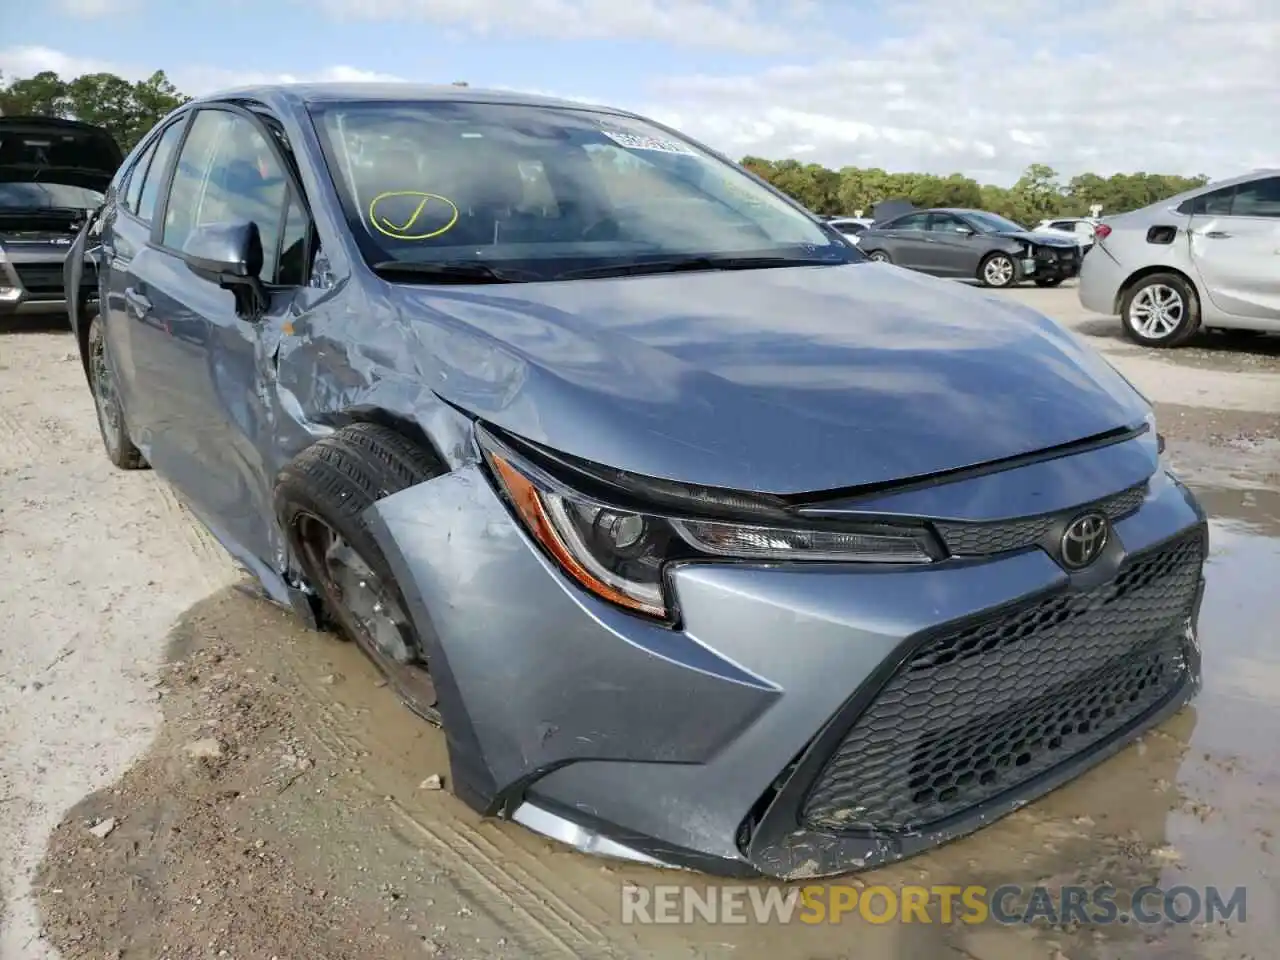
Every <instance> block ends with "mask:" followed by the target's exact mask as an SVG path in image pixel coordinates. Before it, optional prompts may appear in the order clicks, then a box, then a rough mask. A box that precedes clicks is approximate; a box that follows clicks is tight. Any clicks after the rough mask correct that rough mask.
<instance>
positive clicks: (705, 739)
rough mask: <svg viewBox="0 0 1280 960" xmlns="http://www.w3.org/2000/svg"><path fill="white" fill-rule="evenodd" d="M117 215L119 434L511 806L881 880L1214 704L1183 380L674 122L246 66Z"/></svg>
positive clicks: (176, 130)
mask: <svg viewBox="0 0 1280 960" xmlns="http://www.w3.org/2000/svg"><path fill="white" fill-rule="evenodd" d="M356 149H360V150H363V151H365V153H364V160H365V162H364V164H362V165H358V164H356V163H354V162H351V161H352V153H353V152H355V150H356ZM530 171H532V172H534V173H537V174H538V177H537V179H536V182H533V183H531V182H530V180H532V179H533V178H532V177H530V176H529V175H528V174H529V172H530ZM148 198H151V199H148ZM101 222H102V228H101V239H100V248H101V254H100V259H101V263H102V269H101V272H100V274H99V276H98V284H99V286H100V288H101V296H100V299H99V302H100V303H101V305H102V306H101V310H100V311H97V310H93V309H91V308H89V307H87V306H85V305H83V304H81V302H80V301H79V300H76V299H74V298H73V304H72V306H73V309H72V323H73V327H74V329H75V331H76V336H77V338H78V340H79V343H80V344H81V350H82V357H83V360H84V365H85V371H86V374H87V375H88V381H89V383H90V385H91V386H92V388H93V391H94V397H95V401H96V405H97V410H98V416H99V422H100V425H101V429H102V437H103V441H104V445H105V447H106V452H107V455H108V456H109V457H110V459H111V461H112V462H113V463H115V464H116V465H117V466H120V467H123V468H129V469H139V468H142V467H145V466H148V465H150V466H152V467H154V468H155V470H156V472H157V473H158V474H160V475H161V476H162V477H163V478H164V479H165V480H167V481H168V482H169V484H170V485H171V486H172V487H173V488H174V489H175V490H176V491H177V492H178V494H179V495H180V496H181V497H182V498H183V500H185V501H186V503H187V504H188V505H189V506H190V508H191V510H192V512H193V513H194V514H195V515H196V516H198V517H199V518H200V519H201V520H203V521H204V523H205V524H206V525H207V526H208V528H209V530H210V531H211V532H212V533H213V534H214V535H215V536H216V537H217V538H218V540H219V541H220V542H221V543H222V544H223V545H224V546H226V548H227V549H228V550H229V551H230V552H231V553H232V554H233V555H234V556H235V557H236V558H237V559H239V560H240V562H241V563H242V564H243V565H244V566H245V567H246V568H247V569H248V570H250V571H252V572H253V574H254V575H255V576H256V577H257V578H258V579H259V581H260V582H261V584H262V586H263V589H264V591H265V592H266V593H267V595H268V596H269V597H271V598H272V599H274V600H276V601H277V602H279V603H281V604H284V605H287V606H291V607H293V608H294V609H295V610H297V611H298V613H299V614H300V615H302V616H303V617H304V618H307V619H308V620H310V621H312V622H316V621H317V620H318V621H319V622H323V623H327V624H329V625H332V626H334V627H336V628H337V629H338V630H340V631H341V632H342V633H343V634H344V635H345V636H347V637H348V638H349V639H351V640H353V641H354V642H355V643H357V644H358V645H359V646H360V648H361V649H362V650H363V651H364V652H365V653H366V654H367V655H368V656H369V657H370V658H371V659H372V660H373V661H374V663H376V664H377V666H378V667H379V669H381V670H382V671H383V672H384V673H385V674H386V676H387V678H388V685H389V687H390V689H391V690H392V691H394V692H395V693H396V694H398V695H399V696H400V697H401V698H402V699H403V700H404V701H405V702H406V704H408V705H409V706H410V707H411V708H412V709H413V710H415V711H416V712H417V713H418V714H420V715H421V716H422V717H423V718H425V719H426V720H427V721H429V722H431V723H435V724H439V725H440V726H442V727H443V729H444V735H445V738H446V740H447V744H448V749H449V758H450V777H449V783H448V786H449V787H450V789H452V790H453V791H454V792H455V793H456V794H457V795H458V796H459V797H460V798H461V799H462V800H463V801H464V802H466V803H467V804H468V805H470V806H471V807H472V808H474V809H475V810H476V811H478V812H479V813H481V814H488V815H492V816H497V817H505V818H510V819H512V820H514V821H516V822H518V823H521V824H524V825H526V826H528V827H529V828H531V829H533V830H536V831H539V832H541V833H544V834H547V835H549V836H552V837H556V838H559V839H561V840H563V841H566V842H568V843H571V844H574V845H576V846H578V847H581V848H583V849H587V850H593V851H597V852H603V853H608V854H612V855H615V856H620V857H626V858H631V859H637V860H641V861H643V862H647V863H654V862H657V863H662V864H671V865H679V866H686V867H694V868H697V869H700V870H705V871H710V872H718V873H724V874H729V875H738V876H740V875H744V874H746V875H753V874H761V873H762V874H766V875H770V876H775V877H786V878H799V877H815V876H819V875H824V874H833V873H841V872H844V871H848V870H854V869H859V868H864V867H868V866H872V865H875V864H879V863H884V862H887V861H891V860H896V859H899V858H902V857H906V856H909V855H912V854H914V853H916V852H918V851H920V850H923V849H926V848H928V847H931V846H934V845H936V844H938V843H941V842H943V841H945V840H948V839H951V838H953V837H956V836H959V835H961V834H963V833H967V832H969V831H971V830H975V829H977V828H979V827H981V826H983V825H984V824H987V823H990V822H991V821H992V820H993V819H995V818H997V817H999V816H1001V815H1003V814H1004V813H1007V812H1009V811H1011V810H1015V809H1017V808H1018V807H1020V806H1022V805H1023V804H1025V803H1027V802H1028V801H1030V800H1032V799H1034V798H1035V797H1038V796H1040V795H1041V794H1043V793H1045V792H1046V791H1048V790H1051V789H1053V788H1054V787H1056V786H1058V785H1059V784H1061V783H1064V782H1065V781H1066V780H1068V779H1070V778H1072V777H1074V776H1076V775H1077V774H1079V773H1080V772H1082V771H1083V770H1085V769H1086V768H1088V767H1090V766H1092V765H1093V764H1095V763H1097V762H1098V761H1100V760H1101V759H1102V758H1104V757H1106V756H1108V755H1110V754H1112V753H1114V752H1116V751H1117V750H1119V749H1120V748H1121V747H1122V746H1123V745H1124V744H1125V743H1126V742H1128V741H1130V740H1132V739H1133V738H1134V737H1135V736H1137V735H1138V734H1140V733H1141V732H1142V731H1143V730H1146V729H1148V728H1149V727H1151V726H1152V725H1153V724H1156V723H1158V722H1160V721H1161V719H1163V718H1164V717H1166V716H1168V715H1169V714H1170V713H1172V712H1173V711H1175V710H1177V709H1178V708H1179V707H1180V706H1181V705H1182V704H1183V703H1184V702H1186V701H1187V699H1188V698H1190V697H1191V696H1192V695H1193V694H1194V693H1195V691H1196V690H1197V689H1198V687H1199V682H1200V680H1199V678H1200V659H1199V658H1200V653H1199V651H1200V648H1199V643H1198V641H1197V639H1196V621H1197V616H1198V610H1199V606H1200V597H1201V585H1202V583H1203V577H1202V567H1203V565H1204V560H1205V556H1206V551H1207V549H1208V541H1207V537H1208V530H1207V526H1206V520H1205V516H1204V512H1203V510H1202V509H1201V508H1200V506H1199V505H1198V504H1197V502H1196V500H1195V498H1194V497H1193V496H1192V494H1191V493H1190V492H1189V491H1188V490H1187V489H1186V488H1185V487H1183V486H1182V485H1181V484H1180V483H1179V482H1178V481H1177V479H1176V478H1175V477H1174V476H1173V475H1172V474H1170V473H1169V472H1168V471H1167V469H1166V466H1165V464H1164V462H1163V459H1162V458H1161V456H1160V451H1161V442H1160V439H1159V436H1158V434H1157V433H1156V429H1155V421H1154V419H1153V415H1152V412H1151V409H1150V407H1149V405H1148V404H1147V402H1146V401H1145V400H1144V399H1143V398H1142V397H1141V396H1140V395H1139V394H1138V393H1137V392H1136V391H1135V390H1134V389H1133V388H1132V387H1131V386H1130V385H1129V384H1128V383H1127V382H1126V381H1125V380H1124V379H1123V378H1122V377H1121V376H1120V375H1119V374H1118V373H1116V371H1115V370H1114V369H1113V368H1112V367H1111V366H1110V365H1109V364H1108V363H1106V361H1104V360H1102V359H1101V358H1100V357H1098V356H1097V355H1096V354H1094V353H1093V352H1092V351H1090V350H1089V349H1088V348H1087V347H1086V346H1085V345H1083V344H1082V343H1080V342H1079V341H1078V340H1077V339H1075V338H1074V337H1072V336H1071V335H1070V334H1068V333H1067V331H1065V330H1064V329H1062V327H1060V326H1059V325H1058V324H1056V323H1054V322H1053V321H1051V320H1049V319H1047V318H1045V317H1043V316H1041V315H1040V314H1038V313H1036V312H1035V311H1033V310H1031V309H1028V308H1027V307H1025V306H1022V305H1019V304H1017V303H1015V302H1013V301H1011V300H1006V301H1003V302H996V301H994V300H993V299H992V298H990V297H988V296H986V295H984V294H983V293H981V292H978V291H975V290H971V289H969V288H967V287H965V286H962V285H960V284H952V283H945V282H941V281H938V280H934V279H932V278H930V277H927V276H923V275H921V274H919V273H912V272H910V271H908V270H902V269H898V268H897V267H893V266H877V265H875V264H872V263H869V262H867V258H865V257H864V256H863V255H862V254H861V253H859V252H858V249H857V248H856V247H854V246H853V245H852V244H849V243H847V242H845V241H844V240H842V239H841V238H840V236H839V234H838V233H837V232H836V231H835V230H833V229H831V228H829V227H827V226H826V225H825V224H823V223H822V222H821V221H819V220H817V219H815V218H814V217H812V216H811V215H810V214H808V213H807V212H805V211H804V210H803V209H801V208H800V207H799V206H798V205H796V204H795V203H794V202H793V201H792V200H790V199H788V198H787V197H786V196H784V195H782V194H780V193H779V192H778V191H776V190H774V189H773V188H772V187H770V186H768V185H767V184H765V183H763V182H762V181H758V180H756V179H754V178H753V177H751V176H750V175H749V174H748V173H747V172H746V171H744V170H743V169H742V168H740V167H738V166H736V165H734V164H732V163H729V162H728V161H726V160H725V159H724V158H723V157H722V156H719V155H718V154H715V153H712V152H711V151H710V150H708V149H707V148H705V147H702V146H700V145H698V144H697V143H694V142H693V141H691V140H689V139H688V138H686V137H684V136H682V135H680V134H679V133H677V132H676V131H674V130H671V129H669V128H667V127H663V126H659V125H658V124H656V123H654V122H652V121H649V120H646V119H644V118H643V117H639V116H636V115H635V114H631V113H626V112H623V111H619V110H612V109H608V108H605V107H587V106H585V105H583V104H580V103H566V102H562V101H556V100H548V99H545V98H539V97H532V96H528V95H524V94H518V93H502V92H490V93H486V92H484V91H481V90H476V89H455V88H449V87H443V88H442V87H418V86H412V85H404V84H396V85H385V86H384V85H377V84H374V85H360V84H316V85H307V84H299V85H287V86H270V87H259V88H253V89H247V90H239V91H233V92H231V93H227V94H222V95H215V96H210V97H206V98H204V99H202V100H197V101H194V102H192V103H188V104H185V105H184V106H183V107H182V108H180V109H179V110H178V111H176V112H175V113H174V114H172V115H171V116H170V117H168V118H166V119H165V120H164V121H163V122H162V123H161V124H160V125H159V126H158V127H157V128H156V130H154V131H153V132H152V133H151V134H150V135H148V136H147V137H146V138H145V139H144V140H143V142H142V143H141V144H139V146H138V147H137V148H136V149H135V150H134V152H133V154H132V155H131V156H130V157H129V158H128V159H127V160H126V161H125V164H124V166H123V168H122V169H121V171H120V173H119V174H118V175H117V177H116V179H115V181H114V182H113V184H112V186H111V189H110V190H109V191H108V197H107V202H106V206H105V209H104V211H103V213H102V217H101ZM90 229H92V228H87V229H86V230H85V231H82V233H81V236H80V237H79V238H78V239H77V241H76V244H75V245H74V247H73V250H72V253H71V254H70V256H69V260H68V262H69V264H70V265H71V268H72V270H71V272H72V276H71V277H70V283H71V287H72V289H73V290H75V289H77V288H78V285H79V277H78V275H77V271H78V269H79V265H80V264H82V263H83V262H84V258H83V256H82V253H83V251H82V249H81V248H82V247H83V246H84V245H85V243H86V239H85V238H86V236H87V234H88V232H89V230H90ZM958 242H964V241H958ZM975 242H976V241H975ZM1073 249H1074V248H1073ZM408 722H409V721H408V720H406V724H407V723H408Z"/></svg>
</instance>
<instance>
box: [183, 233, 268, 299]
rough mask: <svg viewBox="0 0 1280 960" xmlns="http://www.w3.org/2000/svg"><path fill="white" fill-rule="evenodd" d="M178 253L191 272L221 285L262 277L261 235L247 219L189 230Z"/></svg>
mask: <svg viewBox="0 0 1280 960" xmlns="http://www.w3.org/2000/svg"><path fill="white" fill-rule="evenodd" d="M182 256H183V259H184V260H186V261H187V266H188V267H190V268H191V269H192V270H193V271H194V272H196V273H202V274H205V275H207V276H209V277H210V278H211V279H216V280H217V281H218V282H219V283H220V284H222V285H223V286H227V285H230V284H234V283H236V282H246V281H249V280H257V279H258V278H259V277H261V276H262V260H263V257H262V235H261V234H260V233H259V232H258V225H257V224H256V223H253V222H252V221H249V220H245V221H240V222H238V223H210V224H206V225H205V226H202V227H196V228H195V229H194V230H193V231H191V235H190V236H188V237H187V242H186V243H184V244H183V245H182Z"/></svg>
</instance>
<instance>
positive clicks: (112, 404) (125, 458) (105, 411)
mask: <svg viewBox="0 0 1280 960" xmlns="http://www.w3.org/2000/svg"><path fill="white" fill-rule="evenodd" d="M85 357H86V362H87V366H88V370H89V389H90V390H91V391H92V393H93V406H94V410H95V411H96V413H97V416H98V434H99V435H100V436H101V437H102V446H103V449H105V450H106V452H107V459H108V460H110V461H111V462H112V463H113V464H115V465H116V466H117V467H119V468H120V469H121V470H142V469H144V468H145V467H146V466H147V461H146V458H145V457H143V455H142V451H141V450H139V449H138V448H137V447H136V446H134V443H133V440H132V439H131V438H130V436H129V425H128V424H127V423H125V419H124V408H123V407H122V406H121V405H120V395H119V393H118V392H117V391H116V384H115V374H114V373H113V372H112V370H111V362H110V358H109V357H108V355H107V339H106V330H105V329H104V328H103V324H102V317H101V316H100V315H98V314H96V313H95V314H94V315H93V317H92V319H91V320H90V321H89V332H88V334H87V335H86V336H85Z"/></svg>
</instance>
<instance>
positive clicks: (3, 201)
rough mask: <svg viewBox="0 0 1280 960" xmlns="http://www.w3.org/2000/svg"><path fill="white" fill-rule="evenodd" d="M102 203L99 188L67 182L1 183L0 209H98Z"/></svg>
mask: <svg viewBox="0 0 1280 960" xmlns="http://www.w3.org/2000/svg"><path fill="white" fill-rule="evenodd" d="M101 204H102V194H100V193H99V192H98V191H97V190H87V189H85V188H84V187H73V186H70V185H68V184H65V183H0V210H4V209H17V210H32V209H43V208H50V207H71V208H73V209H76V210H96V209H97V208H98V207H99V206H101Z"/></svg>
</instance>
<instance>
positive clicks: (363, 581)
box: [275, 423, 443, 724]
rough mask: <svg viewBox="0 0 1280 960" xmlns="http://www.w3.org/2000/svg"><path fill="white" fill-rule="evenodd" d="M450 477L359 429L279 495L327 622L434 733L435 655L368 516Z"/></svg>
mask: <svg viewBox="0 0 1280 960" xmlns="http://www.w3.org/2000/svg"><path fill="white" fill-rule="evenodd" d="M442 470H443V468H442V467H441V465H440V463H439V461H438V460H437V459H436V457H435V455H434V453H432V452H430V451H428V450H425V449H423V448H422V447H421V446H419V445H418V444H416V443H414V442H413V441H411V440H409V439H407V438H405V437H403V436H401V435H400V434H398V433H396V432H395V431H394V430H391V429H389V428H387V427H384V426H381V425H378V424H371V423H356V424H352V425H350V426H347V427H344V428H343V429H341V430H339V431H337V432H336V433H333V434H331V435H330V436H328V437H325V438H324V439H322V440H319V441H317V442H316V443H314V444H312V445H311V446H310V447H308V448H307V449H306V450H304V451H303V452H302V453H300V454H298V456H297V457H296V458H295V459H294V460H293V462H292V463H290V464H288V465H287V466H286V467H285V468H284V470H282V471H281V473H280V478H279V480H278V481H277V482H276V489H275V507H276V515H277V517H278V518H279V520H280V524H281V527H282V528H283V529H284V531H285V533H286V536H287V537H288V540H289V547H290V549H291V550H292V551H293V554H294V555H295V556H296V557H297V558H298V562H299V565H300V566H301V567H302V573H303V574H304V575H305V576H306V578H307V581H308V583H309V584H310V585H311V586H312V588H314V589H315V590H316V592H317V593H318V594H319V597H320V601H321V603H322V605H323V613H324V615H325V619H326V620H327V621H329V622H330V623H332V624H333V625H334V626H336V627H337V628H338V630H339V631H340V632H341V633H342V635H343V636H345V637H346V638H347V639H349V640H352V641H354V642H355V644H356V645H357V646H358V647H359V648H360V650H361V652H363V653H364V654H365V655H366V656H367V657H368V658H369V659H370V660H372V661H373V664H374V666H376V667H377V668H378V670H380V671H381V672H382V674H383V675H384V676H385V677H386V678H387V682H388V683H389V684H390V685H391V687H392V688H393V689H394V690H395V692H396V694H397V695H398V696H399V697H400V699H401V700H403V701H404V702H405V704H406V705H407V706H408V707H409V709H411V710H413V711H414V713H416V714H418V715H419V716H420V717H422V718H423V719H425V720H427V721H429V722H431V723H434V724H439V723H440V715H439V713H438V711H437V709H436V692H435V684H434V683H433V682H432V680H431V674H430V672H429V669H428V667H429V664H428V655H427V653H428V652H427V650H426V649H425V648H424V646H423V644H422V642H421V638H420V637H419V636H418V633H417V630H416V628H415V627H414V625H413V621H412V619H411V618H410V617H409V613H408V605H407V604H406V603H405V600H404V594H403V592H402V591H401V589H400V585H399V584H398V583H396V579H395V575H394V574H393V573H392V571H391V567H390V565H389V564H388V563H387V560H386V558H385V557H384V556H383V554H382V551H381V550H380V549H379V548H378V544H377V541H376V540H375V539H374V537H373V534H372V533H371V532H370V530H369V528H368V527H367V526H366V525H365V522H364V513H365V511H366V510H367V509H368V508H369V507H371V506H372V505H373V504H374V503H375V502H376V501H377V500H380V499H382V498H383V497H387V496H390V495H391V494H393V493H397V492H399V491H400V490H404V489H407V488H408V487H411V486H414V485H415V484H418V483H422V482H423V481H426V480H430V479H431V478H432V477H434V476H437V475H439V474H440V473H441V472H442Z"/></svg>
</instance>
